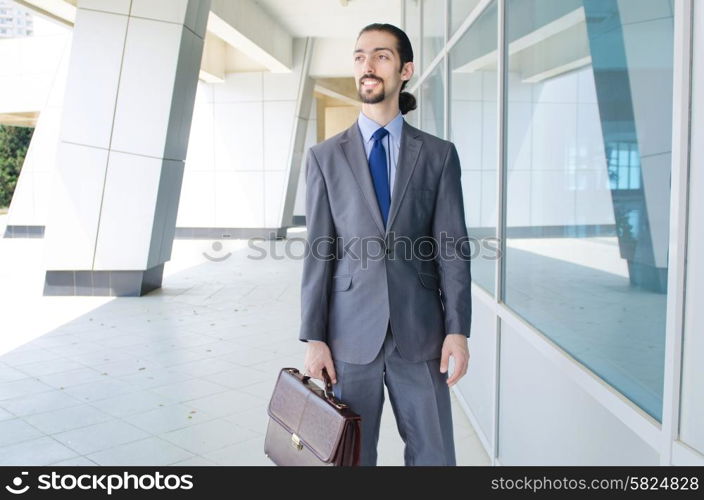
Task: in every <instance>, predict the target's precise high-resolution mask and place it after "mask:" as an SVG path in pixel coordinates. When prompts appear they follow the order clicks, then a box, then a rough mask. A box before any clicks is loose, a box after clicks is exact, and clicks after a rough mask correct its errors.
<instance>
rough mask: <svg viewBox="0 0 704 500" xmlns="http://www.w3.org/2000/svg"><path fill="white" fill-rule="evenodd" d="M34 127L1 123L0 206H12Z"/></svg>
mask: <svg viewBox="0 0 704 500" xmlns="http://www.w3.org/2000/svg"><path fill="white" fill-rule="evenodd" d="M33 133H34V129H33V128H31V127H12V126H7V125H0V207H8V206H10V200H11V199H12V194H13V193H14V192H15V186H17V179H18V178H19V176H20V170H21V169H22V164H23V163H24V157H25V156H26V155H27V148H28V147H29V141H31V140H32V134H33Z"/></svg>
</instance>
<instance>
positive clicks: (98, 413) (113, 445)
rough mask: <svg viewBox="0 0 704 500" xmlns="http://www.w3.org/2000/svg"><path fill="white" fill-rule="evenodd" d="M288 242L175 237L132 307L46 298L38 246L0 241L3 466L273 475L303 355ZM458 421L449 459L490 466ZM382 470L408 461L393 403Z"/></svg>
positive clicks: (296, 269) (37, 242)
mask: <svg viewBox="0 0 704 500" xmlns="http://www.w3.org/2000/svg"><path fill="white" fill-rule="evenodd" d="M5 217H6V216H0V231H3V230H4V219H5ZM297 236H298V237H300V236H301V235H296V234H293V235H290V238H289V240H287V241H288V243H287V241H278V242H275V243H274V248H275V249H276V251H278V255H280V256H283V255H284V247H285V246H287V245H288V246H289V247H290V249H291V255H289V256H287V257H285V258H283V259H280V260H276V259H274V258H271V257H267V258H266V259H259V260H257V259H253V258H252V257H256V256H258V255H261V254H260V253H259V252H258V251H255V250H252V249H250V248H248V247H247V244H246V242H242V241H224V242H222V244H223V248H222V249H220V250H219V251H217V252H216V251H215V250H213V246H212V242H209V241H205V240H200V241H188V240H177V241H176V242H175V244H174V250H173V255H172V260H171V261H170V262H168V263H167V265H166V269H165V277H164V282H163V287H162V288H161V289H160V290H158V291H155V292H153V293H151V294H149V295H147V296H143V297H139V298H129V297H124V298H105V297H43V296H42V295H41V290H42V278H43V274H42V271H41V267H42V252H43V245H44V240H43V239H31V240H29V239H0V279H1V282H2V283H3V286H2V292H1V293H2V295H0V307H1V308H2V314H0V332H2V334H1V336H2V338H1V339H0V465H49V464H54V465H60V464H66V465H69V464H70V465H82V464H85V465H93V464H99V465H217V464H223V465H270V464H271V463H270V462H269V461H268V459H266V457H265V456H264V454H263V440H264V433H265V428H266V424H267V415H266V404H267V402H268V398H269V395H270V393H271V390H272V388H273V383H274V381H275V378H276V376H277V375H278V371H279V369H280V368H282V367H284V366H296V367H299V368H302V363H303V356H304V349H305V344H303V343H302V342H300V341H299V340H298V339H297V326H298V322H299V316H298V315H299V290H298V286H299V280H300V272H301V260H300V258H299V256H300V255H301V252H295V251H294V250H293V249H294V248H295V247H296V242H295V237H297ZM269 245H270V243H269V242H267V243H266V244H261V243H259V246H260V248H266V249H267V250H269ZM301 248H302V247H301ZM230 252H231V255H230V256H229V257H226V258H224V259H223V260H221V261H214V260H211V258H212V257H225V256H226V255H227V254H228V253H230ZM207 256H209V257H210V258H208V257H207ZM453 415H454V422H455V441H456V447H457V458H458V463H459V464H460V465H486V464H489V459H488V457H487V456H486V454H485V453H484V450H483V448H482V446H481V444H480V443H479V440H478V439H477V436H476V434H475V432H474V430H473V429H472V427H471V426H470V424H469V422H468V421H467V419H466V417H465V416H464V413H463V412H462V411H461V410H460V408H459V406H458V404H457V401H456V400H455V398H454V396H453ZM379 463H380V464H381V465H401V464H403V443H402V441H401V438H400V437H399V435H398V432H397V430H396V427H395V421H394V418H393V414H392V410H391V407H390V405H389V402H388V395H387V397H386V407H385V410H384V414H383V418H382V430H381V436H380V443H379Z"/></svg>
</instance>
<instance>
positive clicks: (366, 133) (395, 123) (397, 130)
mask: <svg viewBox="0 0 704 500" xmlns="http://www.w3.org/2000/svg"><path fill="white" fill-rule="evenodd" d="M357 125H358V126H359V131H360V132H361V133H362V141H363V142H364V150H365V151H366V153H367V161H369V155H370V154H371V152H372V146H374V139H372V134H373V133H374V132H376V131H377V129H378V128H379V127H384V128H385V129H386V130H388V131H389V133H388V134H386V137H384V138H383V139H382V140H381V142H382V144H383V145H384V149H385V150H386V168H387V172H388V174H389V191H390V192H391V196H393V194H394V180H395V179H396V165H397V164H398V155H399V151H400V149H401V131H402V130H403V114H401V112H400V111H399V112H398V114H397V115H396V117H395V118H394V119H393V120H391V121H390V122H389V123H387V124H386V125H380V124H378V123H377V122H375V121H374V120H372V119H371V118H369V117H368V116H367V115H365V114H364V113H363V112H361V111H360V112H359V118H358V119H357ZM389 143H390V144H391V145H390V146H389Z"/></svg>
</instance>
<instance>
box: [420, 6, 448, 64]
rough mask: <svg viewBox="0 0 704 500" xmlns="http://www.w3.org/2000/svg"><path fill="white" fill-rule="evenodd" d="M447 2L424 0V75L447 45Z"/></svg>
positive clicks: (422, 61)
mask: <svg viewBox="0 0 704 500" xmlns="http://www.w3.org/2000/svg"><path fill="white" fill-rule="evenodd" d="M446 4H447V2H446V0H423V2H422V4H421V5H422V10H423V16H422V18H423V48H422V51H423V57H422V58H421V65H422V67H421V69H422V73H423V74H425V70H426V69H428V67H429V66H430V63H431V62H433V59H435V57H436V56H437V55H438V54H439V53H440V51H441V50H442V48H443V46H444V45H445V9H446Z"/></svg>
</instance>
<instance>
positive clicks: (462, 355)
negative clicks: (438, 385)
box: [440, 333, 469, 387]
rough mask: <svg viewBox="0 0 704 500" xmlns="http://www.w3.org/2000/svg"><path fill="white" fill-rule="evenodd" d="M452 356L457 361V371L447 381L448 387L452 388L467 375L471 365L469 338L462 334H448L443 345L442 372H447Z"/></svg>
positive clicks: (453, 371)
mask: <svg viewBox="0 0 704 500" xmlns="http://www.w3.org/2000/svg"><path fill="white" fill-rule="evenodd" d="M450 356H452V357H453V358H454V359H455V369H454V370H452V376H451V377H450V378H448V379H447V385H448V386H450V387H452V386H453V385H455V383H456V382H457V381H458V380H459V379H461V378H462V377H463V376H464V374H465V373H467V364H468V363H469V347H467V337H466V336H465V335H464V334H462V333H448V334H447V335H446V336H445V341H444V342H443V344H442V357H441V359H440V372H441V373H445V372H446V371H447V365H448V364H449V362H450Z"/></svg>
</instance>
